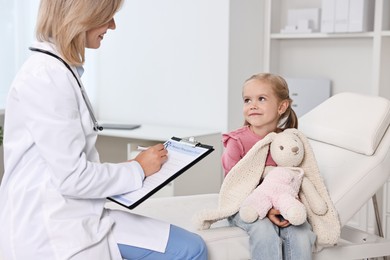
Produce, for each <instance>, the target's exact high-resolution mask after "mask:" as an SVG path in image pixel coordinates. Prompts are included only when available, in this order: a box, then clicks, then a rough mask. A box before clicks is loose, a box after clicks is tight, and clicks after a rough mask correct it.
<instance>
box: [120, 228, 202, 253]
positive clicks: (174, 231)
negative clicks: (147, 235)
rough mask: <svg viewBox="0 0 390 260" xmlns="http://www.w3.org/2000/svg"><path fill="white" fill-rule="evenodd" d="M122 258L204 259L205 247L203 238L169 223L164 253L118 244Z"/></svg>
mask: <svg viewBox="0 0 390 260" xmlns="http://www.w3.org/2000/svg"><path fill="white" fill-rule="evenodd" d="M118 246H119V250H120V252H121V255H122V257H123V258H124V259H129V260H130V259H131V260H138V259H143V260H155V259H159V260H176V259H177V260H190V259H191V260H198V259H199V260H206V259H207V248H206V244H205V243H204V241H203V239H202V238H201V237H200V236H199V235H197V234H195V233H191V232H189V231H187V230H185V229H182V228H180V227H177V226H174V225H171V229H170V233H169V239H168V245H167V248H166V250H165V253H160V252H156V251H151V250H148V249H145V248H139V247H134V246H130V245H123V244H118Z"/></svg>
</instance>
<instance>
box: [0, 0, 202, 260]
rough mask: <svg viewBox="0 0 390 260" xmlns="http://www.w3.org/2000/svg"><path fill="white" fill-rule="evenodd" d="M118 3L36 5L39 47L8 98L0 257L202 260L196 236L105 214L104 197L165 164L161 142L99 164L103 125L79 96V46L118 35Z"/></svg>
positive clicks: (132, 186) (60, 0)
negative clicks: (116, 160) (131, 157)
mask: <svg viewBox="0 0 390 260" xmlns="http://www.w3.org/2000/svg"><path fill="white" fill-rule="evenodd" d="M122 2H123V0H42V1H41V4H40V9H39V16H38V17H39V18H38V23H37V38H38V41H39V42H38V43H36V44H35V45H34V46H33V50H34V51H35V52H33V53H32V55H31V57H30V58H29V59H28V60H27V61H26V62H25V64H24V65H23V67H22V68H21V70H20V72H19V73H18V74H17V76H16V78H15V80H14V82H13V84H12V87H11V90H10V92H9V96H8V99H7V106H6V111H7V112H6V119H5V136H4V160H5V173H4V177H3V181H2V183H1V186H0V223H1V231H0V254H2V257H3V258H4V259H7V260H20V259H42V260H43V259H50V260H51V259H72V260H76V259H77V260H78V259H80V260H81V259H82V260H86V259H96V260H100V259H102V260H107V259H122V258H126V259H153V260H155V259H169V260H172V259H180V260H182V259H207V250H206V247H205V244H204V242H203V240H202V239H201V238H200V237H199V236H198V235H196V234H194V233H191V232H188V231H186V230H183V229H181V228H179V227H176V226H173V225H169V224H167V223H163V222H160V221H157V220H153V219H149V218H145V217H141V216H137V215H134V214H130V213H127V212H124V211H118V210H117V211H115V210H108V209H105V208H104V204H105V201H106V199H105V198H106V197H109V196H113V195H117V194H122V193H126V192H131V191H134V190H137V189H139V188H141V187H142V183H143V179H144V178H145V177H146V176H149V175H152V174H154V173H155V172H156V171H158V170H159V169H160V167H161V165H162V164H163V163H164V162H165V161H166V159H167V151H166V150H165V149H164V146H163V145H162V144H158V145H155V146H153V147H151V148H150V149H148V150H147V151H144V152H142V153H140V155H139V156H137V157H136V158H135V159H134V160H133V161H128V162H124V163H119V164H110V163H105V164H102V163H99V155H98V153H97V151H96V148H95V142H96V138H97V130H98V129H97V128H99V126H98V125H97V122H96V120H95V117H94V116H93V112H92V110H91V109H90V107H89V106H88V105H89V104H88V103H89V102H88V97H87V96H86V95H85V94H83V93H82V92H83V91H84V89H83V86H82V84H81V81H80V77H81V74H82V71H83V69H82V67H81V66H82V65H83V63H84V51H85V48H93V49H97V48H99V47H100V44H101V41H102V40H103V38H104V36H105V34H106V32H107V30H108V29H111V30H114V29H115V26H116V25H115V21H114V18H113V16H114V14H115V13H116V11H118V9H119V8H120V6H121V5H122ZM53 54H54V55H53ZM61 59H62V60H63V61H62V60H61ZM66 64H69V68H68V67H67V65H66Z"/></svg>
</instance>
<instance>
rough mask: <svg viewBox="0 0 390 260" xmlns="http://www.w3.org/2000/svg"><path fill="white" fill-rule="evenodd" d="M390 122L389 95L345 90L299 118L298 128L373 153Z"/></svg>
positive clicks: (332, 141) (361, 151)
mask: <svg viewBox="0 0 390 260" xmlns="http://www.w3.org/2000/svg"><path fill="white" fill-rule="evenodd" d="M389 123H390V101H389V100H388V99H386V98H382V97H378V96H369V95H362V94H357V93H349V92H345V93H340V94H336V95H334V96H332V97H330V98H329V99H327V100H325V101H324V102H323V103H321V104H320V105H318V106H317V107H315V108H314V109H313V110H311V111H309V112H308V113H306V114H305V115H303V116H302V117H301V118H299V130H301V131H302V132H303V133H304V134H305V135H306V136H307V137H308V138H310V139H314V140H317V141H320V142H324V143H329V144H332V145H335V146H339V147H342V148H345V149H348V150H351V151H354V152H357V153H361V154H365V155H372V154H374V152H375V150H376V148H377V146H378V144H379V142H380V140H381V139H382V137H383V135H384V133H385V132H386V130H387V128H388V125H389Z"/></svg>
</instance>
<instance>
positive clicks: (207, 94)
mask: <svg viewBox="0 0 390 260" xmlns="http://www.w3.org/2000/svg"><path fill="white" fill-rule="evenodd" d="M262 2H263V1H259V0H244V1H238V0H232V1H226V0H213V1H209V0H164V1H162V0H134V1H125V6H124V7H123V9H122V10H121V11H120V12H119V13H118V14H117V16H116V22H117V30H116V31H112V32H109V33H108V34H107V35H106V37H105V39H104V41H103V44H102V47H101V49H99V51H98V53H99V56H98V65H97V74H98V75H97V85H98V88H97V94H96V95H97V96H96V102H95V107H96V110H97V114H98V118H99V119H100V120H110V121H112V120H114V121H126V122H133V123H148V124H161V125H167V126H183V127H196V128H206V129H217V130H220V131H226V130H227V128H228V125H229V120H230V119H229V118H230V114H229V113H230V111H229V107H233V108H232V109H231V111H232V112H233V114H234V116H233V117H232V119H233V121H235V122H236V123H233V124H232V125H235V126H236V125H241V124H242V119H241V90H240V89H241V86H242V82H243V81H244V79H246V78H247V77H249V76H250V74H252V73H254V72H258V71H259V70H260V69H261V68H260V62H261V60H262V59H261V55H260V53H261V52H260V50H261V48H262V45H261V40H259V39H261V33H262V25H263V23H262V17H261V13H262V11H261V10H258V8H260V7H261V3H262ZM231 19H233V20H231ZM242 36H245V37H242ZM230 88H233V89H234V94H233V95H234V96H232V99H229V96H228V95H229V90H230ZM237 91H238V94H237ZM237 122H239V123H237Z"/></svg>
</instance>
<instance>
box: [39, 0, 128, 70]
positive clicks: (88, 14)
mask: <svg viewBox="0 0 390 260" xmlns="http://www.w3.org/2000/svg"><path fill="white" fill-rule="evenodd" d="M123 1H124V0H41V3H40V7H39V12H38V22H37V28H36V37H37V39H38V40H39V41H48V42H51V43H53V44H54V45H55V46H56V47H57V50H58V51H59V53H60V54H61V56H62V57H63V58H64V59H65V60H66V61H67V62H68V63H70V64H71V65H75V66H80V65H82V64H83V63H84V61H85V45H86V32H87V31H88V30H90V29H93V28H96V27H99V26H101V25H104V24H106V23H107V22H109V21H110V20H111V19H112V18H113V17H114V14H115V13H116V12H117V11H118V10H119V9H120V7H121V6H122V4H123Z"/></svg>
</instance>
